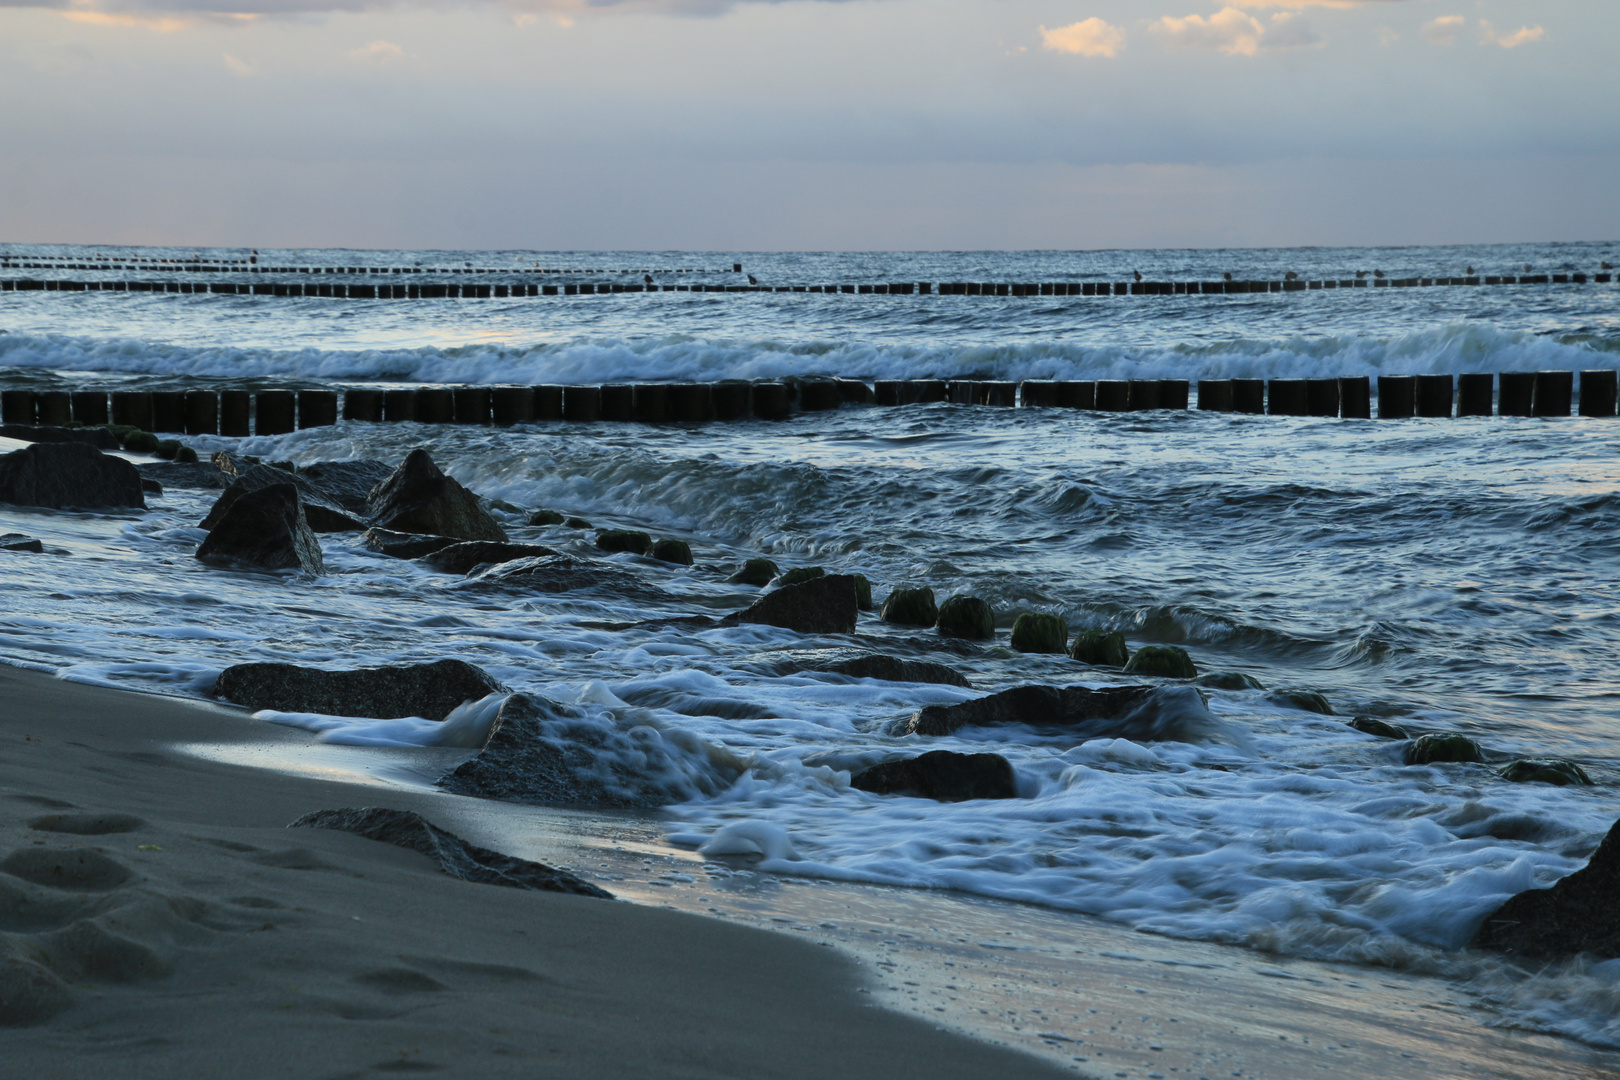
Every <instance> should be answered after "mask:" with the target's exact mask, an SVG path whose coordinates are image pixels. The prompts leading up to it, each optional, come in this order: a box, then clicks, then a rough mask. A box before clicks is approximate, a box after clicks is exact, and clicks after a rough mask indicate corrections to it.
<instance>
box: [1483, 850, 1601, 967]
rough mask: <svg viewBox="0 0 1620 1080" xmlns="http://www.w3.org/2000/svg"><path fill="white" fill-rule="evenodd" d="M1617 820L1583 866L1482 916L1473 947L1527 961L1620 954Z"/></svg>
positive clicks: (1520, 894)
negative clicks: (1616, 900)
mask: <svg viewBox="0 0 1620 1080" xmlns="http://www.w3.org/2000/svg"><path fill="white" fill-rule="evenodd" d="M1617 896H1620V822H1617V823H1616V824H1615V825H1614V827H1612V828H1610V829H1609V834H1608V835H1607V836H1605V837H1604V838H1603V843H1602V844H1600V845H1598V849H1597V851H1596V852H1594V853H1593V855H1592V858H1591V859H1590V860H1589V861H1588V862H1587V864H1586V866H1585V867H1583V868H1582V869H1580V870H1577V871H1575V872H1574V873H1573V874H1571V875H1569V876H1568V877H1566V878H1564V879H1563V880H1562V881H1559V882H1558V883H1556V884H1555V885H1553V886H1552V887H1551V888H1548V889H1529V890H1526V891H1525V892H1522V893H1519V894H1518V895H1517V896H1515V897H1513V898H1511V899H1510V900H1508V902H1507V903H1505V904H1503V905H1502V906H1501V907H1500V908H1498V909H1497V910H1496V911H1494V912H1492V913H1491V914H1490V915H1487V916H1486V917H1485V921H1484V922H1482V923H1481V924H1480V927H1479V932H1478V933H1477V934H1476V935H1475V936H1474V940H1473V942H1472V945H1473V947H1474V948H1476V949H1489V950H1491V951H1492V952H1500V953H1507V954H1508V955H1509V956H1520V957H1524V958H1525V959H1527V960H1547V959H1552V958H1555V957H1560V956H1574V955H1576V954H1578V953H1589V954H1591V955H1593V956H1597V957H1620V904H1616V903H1615V897H1617Z"/></svg>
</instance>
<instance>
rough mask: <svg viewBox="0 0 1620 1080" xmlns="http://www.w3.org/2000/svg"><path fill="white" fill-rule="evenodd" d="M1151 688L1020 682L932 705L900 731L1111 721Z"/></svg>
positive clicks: (1145, 696)
mask: <svg viewBox="0 0 1620 1080" xmlns="http://www.w3.org/2000/svg"><path fill="white" fill-rule="evenodd" d="M1152 692H1153V687H1151V686H1109V687H1104V688H1103V689H1100V690H1093V689H1091V688H1090V687H1085V686H1066V687H1058V686H1015V687H1013V688H1012V689H1011V690H1003V691H1001V692H1000V693H999V694H991V695H989V696H988V697H982V698H977V699H975V700H973V701H964V702H960V703H959V704H956V705H929V706H927V707H926V708H923V709H922V710H920V711H919V712H917V713H916V714H915V715H913V716H912V717H911V718H910V719H908V720H903V721H901V722H900V723H899V724H898V725H896V727H895V729H894V731H893V732H892V734H895V735H950V734H952V733H954V732H955V731H956V730H957V729H958V728H963V727H993V726H996V725H1000V724H1028V725H1030V726H1031V727H1072V726H1074V725H1075V724H1078V723H1082V722H1084V721H1087V720H1098V719H1108V718H1112V717H1116V716H1121V715H1124V714H1125V713H1128V712H1130V711H1131V710H1133V709H1136V708H1138V707H1140V706H1141V705H1142V704H1143V703H1144V702H1146V701H1147V700H1148V697H1149V695H1150V694H1152Z"/></svg>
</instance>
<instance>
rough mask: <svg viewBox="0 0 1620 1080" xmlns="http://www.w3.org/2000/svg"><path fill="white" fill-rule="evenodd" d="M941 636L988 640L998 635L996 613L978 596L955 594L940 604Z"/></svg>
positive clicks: (939, 624)
mask: <svg viewBox="0 0 1620 1080" xmlns="http://www.w3.org/2000/svg"><path fill="white" fill-rule="evenodd" d="M936 623H937V625H938V627H939V634H940V636H941V637H954V638H966V639H968V640H969V641H988V640H989V639H991V638H993V637H995V636H996V615H995V612H993V611H991V610H990V605H989V604H988V603H986V602H985V601H983V600H980V599H979V598H978V597H977V596H953V597H951V598H950V599H949V600H947V601H945V602H944V603H943V604H941V605H939V617H938V619H937V620H936Z"/></svg>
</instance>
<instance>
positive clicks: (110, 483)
mask: <svg viewBox="0 0 1620 1080" xmlns="http://www.w3.org/2000/svg"><path fill="white" fill-rule="evenodd" d="M0 503H11V504H13V505H15V506H41V507H45V508H46V509H51V510H62V509H65V508H67V507H77V508H79V509H84V510H99V509H104V508H117V509H126V508H127V509H136V510H144V509H146V495H145V493H144V492H143V491H142V490H141V474H140V473H139V472H138V471H136V468H135V466H134V465H131V464H130V463H129V462H127V461H125V460H124V459H123V458H120V457H114V456H113V455H111V454H104V453H102V452H101V451H100V450H97V449H96V448H95V447H94V446H91V445H89V444H88V443H82V442H58V443H33V444H31V445H29V446H25V447H23V448H22V449H21V450H18V451H15V452H14V453H10V454H4V455H0Z"/></svg>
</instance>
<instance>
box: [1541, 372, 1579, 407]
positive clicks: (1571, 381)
mask: <svg viewBox="0 0 1620 1080" xmlns="http://www.w3.org/2000/svg"><path fill="white" fill-rule="evenodd" d="M1574 397H1575V373H1574V372H1573V371H1538V372H1536V390H1535V403H1534V410H1535V414H1536V415H1537V416H1568V415H1569V407H1570V405H1571V404H1572V402H1573V399H1574Z"/></svg>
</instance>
